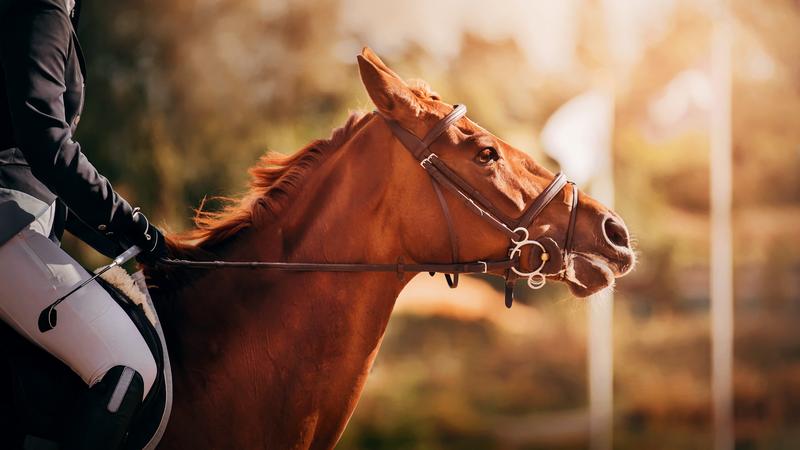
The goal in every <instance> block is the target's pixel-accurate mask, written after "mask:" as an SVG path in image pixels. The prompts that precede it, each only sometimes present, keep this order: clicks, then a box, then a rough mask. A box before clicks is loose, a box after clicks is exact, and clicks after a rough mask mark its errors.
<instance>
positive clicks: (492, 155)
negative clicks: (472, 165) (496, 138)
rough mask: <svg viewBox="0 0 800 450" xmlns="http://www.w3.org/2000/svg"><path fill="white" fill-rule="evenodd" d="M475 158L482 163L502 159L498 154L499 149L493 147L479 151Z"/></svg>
mask: <svg viewBox="0 0 800 450" xmlns="http://www.w3.org/2000/svg"><path fill="white" fill-rule="evenodd" d="M475 159H476V160H477V161H478V162H479V163H480V164H489V163H491V162H492V161H497V160H498V159H500V155H498V154H497V150H496V149H494V148H493V147H486V148H484V149H482V150H481V151H480V152H478V154H477V155H476V156H475Z"/></svg>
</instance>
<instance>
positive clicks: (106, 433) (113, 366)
mask: <svg viewBox="0 0 800 450" xmlns="http://www.w3.org/2000/svg"><path fill="white" fill-rule="evenodd" d="M75 1H76V0H0V319H2V320H3V321H5V322H6V323H7V324H8V325H10V326H11V327H13V328H14V329H15V330H17V331H18V332H19V333H21V334H22V335H23V336H25V337H26V338H28V339H29V340H31V341H33V342H34V343H36V344H38V345H39V346H40V347H43V348H44V349H46V350H47V351H49V352H50V353H51V354H52V355H53V356H55V357H57V358H58V359H60V360H61V361H63V362H64V363H66V364H67V365H68V366H69V367H70V368H72V370H73V371H75V372H76V373H77V374H78V375H79V376H80V377H81V378H82V379H83V381H84V382H86V384H87V385H88V386H89V388H88V389H87V390H86V393H85V398H84V400H83V401H81V402H80V406H79V409H80V412H79V413H78V414H75V415H72V416H71V417H70V419H69V420H71V421H73V423H72V424H71V426H69V427H66V429H68V430H69V431H68V432H67V434H68V436H65V437H64V441H65V442H64V443H63V445H64V447H66V448H72V449H113V448H117V447H118V446H119V444H120V442H121V441H122V439H123V437H124V436H125V433H126V430H127V428H128V426H129V425H130V420H131V417H132V416H133V414H134V412H135V411H136V409H137V408H138V406H139V405H140V403H141V402H142V400H143V398H144V396H145V395H146V394H147V392H148V391H149V389H150V387H151V386H152V384H153V382H154V380H155V377H156V364H155V361H154V360H153V356H152V355H151V353H150V351H149V349H148V347H147V344H145V342H144V339H143V338H142V337H141V336H140V334H139V333H138V331H137V329H136V327H135V326H134V325H133V323H132V322H131V321H130V320H129V319H128V317H127V316H126V314H125V313H124V312H123V310H122V309H121V308H120V307H119V306H118V305H117V304H116V303H115V302H114V300H112V299H111V297H110V296H109V295H108V294H107V293H106V292H105V291H104V290H103V289H102V288H101V287H100V285H99V284H97V283H91V284H89V285H87V286H86V287H84V288H82V289H80V290H79V291H77V292H76V293H75V294H74V295H72V296H71V297H69V299H68V300H67V301H65V302H64V303H62V304H61V305H60V306H59V316H60V317H59V318H60V320H59V322H58V326H57V327H56V328H55V329H53V330H51V331H48V332H46V333H42V332H40V331H39V330H38V328H37V317H38V315H39V312H40V311H41V310H42V309H43V308H45V307H46V306H47V305H48V304H50V303H51V302H52V301H53V300H54V299H56V298H58V297H59V296H61V295H63V294H65V293H66V292H68V291H69V289H70V288H71V287H73V286H74V285H76V284H77V283H79V282H80V281H82V280H85V279H87V278H88V277H89V276H90V275H89V274H88V273H87V272H86V271H85V270H84V269H83V268H82V267H81V266H80V265H79V264H78V263H77V262H76V261H75V260H74V259H72V258H71V257H70V256H69V255H67V254H66V253H65V252H64V251H63V250H61V249H60V247H59V239H60V237H61V235H62V233H63V231H64V230H67V231H70V232H71V233H73V234H75V235H76V236H78V237H79V238H81V239H82V240H84V241H86V242H88V243H89V244H90V245H92V246H93V247H94V248H96V249H97V250H98V251H100V252H102V253H104V254H105V255H107V256H113V255H115V254H118V253H119V252H121V251H122V250H123V249H124V248H125V247H126V246H130V245H137V246H139V247H140V248H142V249H143V251H144V252H143V254H142V255H144V258H146V259H148V260H153V259H155V258H158V257H160V256H163V255H164V253H165V248H166V247H165V245H164V239H163V236H162V234H161V232H160V231H159V230H158V229H156V228H155V227H153V225H152V224H149V223H148V221H147V219H146V217H145V216H144V215H143V214H141V213H139V212H138V209H135V208H132V207H131V206H130V205H129V204H128V202H127V201H125V199H123V198H122V197H121V196H120V195H119V194H118V193H116V192H115V191H114V190H113V189H112V187H111V184H110V183H109V182H108V180H107V179H106V178H104V177H103V176H102V175H100V174H99V173H98V171H97V169H95V167H94V166H93V165H92V164H91V163H90V162H89V160H88V159H86V157H85V156H84V155H83V153H81V148H80V145H79V144H78V143H77V142H75V141H74V140H73V138H72V136H73V133H74V132H75V127H76V125H77V124H78V120H79V118H80V114H81V108H82V106H83V94H84V89H83V86H84V79H85V73H84V70H85V68H84V64H83V56H82V55H81V50H80V46H79V45H78V40H77V38H76V36H75V31H74V24H73V20H74V21H77V18H78V8H77V6H76V5H75ZM70 18H72V20H71V19H70ZM140 257H141V256H140Z"/></svg>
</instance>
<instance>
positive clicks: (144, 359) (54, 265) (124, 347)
mask: <svg viewBox="0 0 800 450" xmlns="http://www.w3.org/2000/svg"><path fill="white" fill-rule="evenodd" d="M53 209H54V208H53V207H51V208H50V211H48V212H47V213H45V214H44V215H43V216H42V217H41V218H39V219H38V220H37V221H35V222H33V223H31V225H30V226H29V227H28V228H26V229H25V230H22V231H20V232H19V233H18V234H17V235H16V236H14V237H13V238H11V239H10V240H9V241H8V242H6V243H5V244H3V245H2V246H0V319H1V320H3V321H5V322H6V323H8V324H9V325H10V326H12V327H13V328H14V329H15V330H17V332H19V333H20V334H22V335H23V336H25V337H26V338H27V339H28V340H30V341H31V342H33V343H35V344H37V345H39V346H40V347H42V348H44V349H45V350H47V351H48V352H50V353H51V354H52V355H53V356H55V357H56V358H58V359H59V360H61V361H62V362H63V363H65V364H66V365H67V366H69V367H70V368H72V370H73V371H74V372H75V373H77V374H78V375H79V376H80V377H81V378H82V379H83V381H84V382H86V384H88V385H89V386H91V385H93V384H94V383H97V382H98V381H100V380H101V379H102V378H103V376H104V375H105V373H106V372H107V371H108V370H109V369H111V368H112V367H114V366H128V367H130V368H132V369H135V370H136V371H137V372H139V374H140V375H141V376H142V378H143V379H144V389H145V390H144V392H145V394H147V392H149V390H150V387H151V386H152V385H153V381H154V380H155V378H156V370H157V369H156V364H155V361H154V360H153V356H152V354H151V353H150V349H149V348H148V347H147V344H146V343H145V342H144V339H143V338H142V336H141V335H140V334H139V331H138V330H137V329H136V327H135V326H134V325H133V322H131V321H130V319H129V318H128V316H127V315H126V314H125V312H124V311H123V310H122V308H120V306H119V305H117V303H116V302H115V301H114V300H113V299H112V298H111V297H110V296H109V295H108V293H106V291H105V290H104V289H103V288H102V287H100V285H99V284H98V283H96V282H92V283H89V284H88V285H86V286H84V287H83V288H81V289H79V290H78V291H77V292H75V293H74V294H72V295H71V296H70V297H68V298H67V299H66V300H64V301H63V302H62V303H61V304H60V305H58V307H57V310H58V326H56V327H55V328H54V329H52V330H50V331H47V332H46V333H42V332H40V331H39V328H38V326H37V320H38V317H39V313H40V312H41V311H42V309H44V308H46V307H47V306H48V305H49V304H50V303H52V302H53V301H54V300H55V299H57V298H59V297H60V296H62V295H64V294H66V293H67V292H69V290H70V289H71V288H73V287H74V286H75V285H76V284H78V283H79V282H80V281H82V280H86V279H87V278H89V277H90V275H89V273H88V272H86V270H84V269H83V267H81V265H80V264H78V263H77V262H76V261H75V260H74V259H72V258H71V257H70V256H69V255H68V254H67V253H65V252H64V251H63V250H61V248H59V247H58V246H57V245H56V244H55V243H53V241H51V240H50V239H48V238H47V237H46V236H47V235H49V234H50V228H51V227H52V216H53Z"/></svg>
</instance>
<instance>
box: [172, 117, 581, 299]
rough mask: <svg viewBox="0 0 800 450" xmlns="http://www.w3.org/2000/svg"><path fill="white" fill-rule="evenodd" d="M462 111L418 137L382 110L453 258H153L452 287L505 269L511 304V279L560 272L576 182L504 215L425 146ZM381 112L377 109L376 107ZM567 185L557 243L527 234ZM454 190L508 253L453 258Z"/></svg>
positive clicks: (560, 178)
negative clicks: (505, 241) (427, 189)
mask: <svg viewBox="0 0 800 450" xmlns="http://www.w3.org/2000/svg"><path fill="white" fill-rule="evenodd" d="M466 113H467V108H466V106H464V105H456V106H455V107H454V109H453V111H452V112H450V113H449V114H448V115H446V116H445V117H444V118H443V119H442V120H440V121H439V122H438V123H437V124H436V125H435V126H434V127H433V129H432V130H431V131H429V132H428V134H426V135H425V137H424V138H423V139H419V138H418V137H417V136H416V135H414V133H412V132H410V131H408V130H406V129H405V128H403V127H402V126H401V125H400V124H398V123H397V122H395V121H393V120H391V119H389V118H387V117H385V116H383V115H381V117H383V119H384V120H385V121H386V123H387V124H388V125H389V128H390V129H391V130H392V133H393V134H394V136H395V137H396V138H397V139H398V140H399V141H400V142H401V143H402V144H403V146H404V147H405V148H406V149H407V150H408V151H409V152H410V153H411V154H412V155H413V156H414V157H415V158H416V159H417V161H419V165H420V166H421V167H422V168H423V169H425V171H426V172H428V175H429V176H430V178H431V184H432V185H433V189H434V191H435V192H436V197H437V199H438V200H439V204H440V206H441V210H442V214H443V215H444V218H445V222H446V223H447V228H448V232H449V239H450V246H451V253H452V260H453V262H452V263H450V264H444V263H441V264H439V263H432V264H424V263H422V264H417V263H414V264H405V263H403V260H402V257H401V258H399V259H398V261H397V262H396V263H393V264H392V263H382V264H380V263H379V264H369V263H307V262H266V261H190V260H185V259H170V258H162V259H160V260H159V261H158V264H159V265H162V266H177V267H186V268H193V269H223V268H225V269H265V270H284V271H298V272H394V273H397V276H398V277H399V278H402V277H403V276H404V274H405V273H406V272H410V273H421V272H429V273H430V274H431V275H433V274H435V273H437V272H439V273H444V274H445V278H446V280H447V284H448V285H449V286H450V287H451V288H455V287H457V286H458V275H459V274H462V273H489V272H492V271H500V270H504V271H505V279H506V287H505V303H506V306H507V307H509V308H510V307H511V304H512V302H513V299H514V285H515V283H516V281H517V280H518V279H520V278H527V284H528V286H529V287H530V288H532V289H540V288H541V287H543V286H544V285H545V283H546V281H547V276H554V275H559V274H561V273H563V272H564V271H565V270H566V267H567V262H568V261H567V258H568V256H569V255H570V250H571V248H572V239H573V235H574V230H575V221H576V217H577V210H578V195H579V194H578V188H577V187H576V186H575V184H574V183H572V182H569V181H567V178H566V176H565V175H564V174H562V173H558V174H557V175H556V176H555V177H554V178H553V181H551V182H550V184H549V185H547V187H546V188H545V189H544V190H543V191H542V192H541V193H540V194H539V195H538V196H537V197H536V198H535V199H534V200H533V202H531V204H530V205H529V206H528V207H527V208H526V209H525V212H524V213H523V214H522V216H521V217H520V218H519V219H513V218H511V217H508V216H506V215H505V214H504V213H503V212H502V211H500V210H499V209H498V208H497V207H495V206H494V205H493V204H492V202H491V201H489V200H488V199H487V198H486V197H484V196H483V195H482V194H481V193H480V191H478V190H477V189H475V188H473V187H472V186H470V184H469V183H467V182H466V181H465V180H464V179H463V178H461V177H460V176H459V175H458V174H457V173H455V172H454V171H453V170H452V169H450V168H449V167H448V166H447V165H446V164H445V163H444V162H443V161H442V160H441V159H439V156H438V155H436V153H433V152H432V151H431V150H430V146H431V145H432V144H433V143H434V141H436V140H437V139H438V138H439V136H441V135H442V134H443V133H444V132H445V131H447V129H448V128H449V127H450V126H451V125H453V124H454V123H455V122H456V121H458V120H459V119H460V118H462V117H464V115H466ZM377 114H380V113H377ZM567 185H570V186H571V188H572V204H571V208H570V218H569V225H568V227H567V231H566V233H565V236H564V243H563V246H559V245H558V244H557V243H556V242H555V241H554V240H553V239H552V238H550V237H546V236H539V237H538V238H537V239H530V236H529V231H528V227H529V226H530V225H531V224H532V223H533V221H534V219H536V217H537V216H538V215H539V214H541V212H542V211H543V210H544V208H545V207H546V206H547V205H548V204H550V202H552V201H553V199H555V197H556V196H557V195H558V193H559V192H561V190H562V189H563V188H564V187H565V186H567ZM442 186H443V187H444V188H446V189H447V190H449V191H450V192H452V193H454V194H455V195H456V196H457V197H458V198H459V199H461V200H462V201H463V202H464V204H465V205H466V206H467V207H468V208H469V209H470V210H471V211H472V212H474V213H475V214H477V215H478V216H480V217H481V218H483V219H484V220H486V221H487V222H488V223H489V224H490V225H492V226H493V227H495V228H496V229H497V230H499V231H500V232H502V233H503V234H505V235H506V236H507V237H508V238H509V240H510V245H509V249H508V258H507V259H503V260H492V261H475V262H458V259H459V258H458V238H457V235H456V233H455V227H454V223H453V219H452V214H451V213H450V208H449V207H448V205H447V201H446V200H445V197H444V194H443V193H442V190H441V187H442ZM526 246H531V251H530V255H529V262H530V264H531V266H532V267H533V266H536V263H535V261H536V260H538V267H537V268H536V269H534V270H533V271H530V272H524V271H522V270H521V269H520V268H519V267H518V264H519V262H520V259H521V258H522V250H523V248H524V247H526ZM554 256H560V257H561V261H560V263H559V264H557V266H556V268H555V269H556V270H552V271H545V270H546V269H547V266H548V265H552V264H550V263H551V262H552V261H553V257H554Z"/></svg>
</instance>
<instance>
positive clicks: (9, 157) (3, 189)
mask: <svg viewBox="0 0 800 450" xmlns="http://www.w3.org/2000/svg"><path fill="white" fill-rule="evenodd" d="M77 8H78V6H76V9H77ZM74 17H75V14H73V18H74ZM0 69H2V70H0V245H2V244H3V243H4V242H5V241H6V240H8V239H10V238H11V237H12V236H13V235H14V234H16V233H17V232H19V231H20V230H22V229H23V228H25V227H26V226H27V225H28V224H29V223H30V222H32V221H33V220H34V219H35V218H36V217H37V215H38V214H41V213H42V212H43V210H45V209H46V208H47V206H49V205H52V204H53V203H54V202H55V204H56V223H55V226H54V233H53V235H52V236H51V238H52V239H54V240H58V239H60V237H61V234H62V233H63V231H64V229H67V230H68V231H70V232H72V233H73V234H75V235H76V236H78V237H79V238H81V239H82V240H84V241H86V242H88V243H89V244H90V245H92V246H93V247H95V248H96V249H97V250H99V251H101V252H102V253H105V254H107V255H109V256H110V255H112V254H114V253H116V252H118V251H119V250H120V247H119V246H118V245H117V241H118V238H120V237H124V236H125V235H126V234H130V233H134V232H135V230H136V229H137V219H138V217H137V218H134V216H133V211H132V208H131V206H130V205H129V204H128V202H127V201H125V199H123V198H122V197H121V196H119V195H118V194H117V193H116V192H114V189H113V188H112V187H111V183H109V181H108V180H107V179H106V178H105V177H103V176H102V175H100V173H99V172H98V171H97V169H95V167H94V166H93V165H92V164H91V163H90V162H89V160H88V159H87V158H86V156H85V155H84V154H83V153H82V152H81V146H80V145H79V144H78V143H77V142H76V141H75V140H74V139H73V138H72V136H73V133H74V132H75V127H76V126H77V125H78V122H79V120H80V115H81V111H82V108H83V101H84V87H85V80H86V68H85V64H84V61H83V55H82V53H81V48H80V45H79V43H78V38H77V36H76V35H75V30H74V24H73V23H72V20H71V19H70V14H69V13H68V12H67V10H66V5H65V1H64V0H0ZM139 217H141V216H139Z"/></svg>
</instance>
